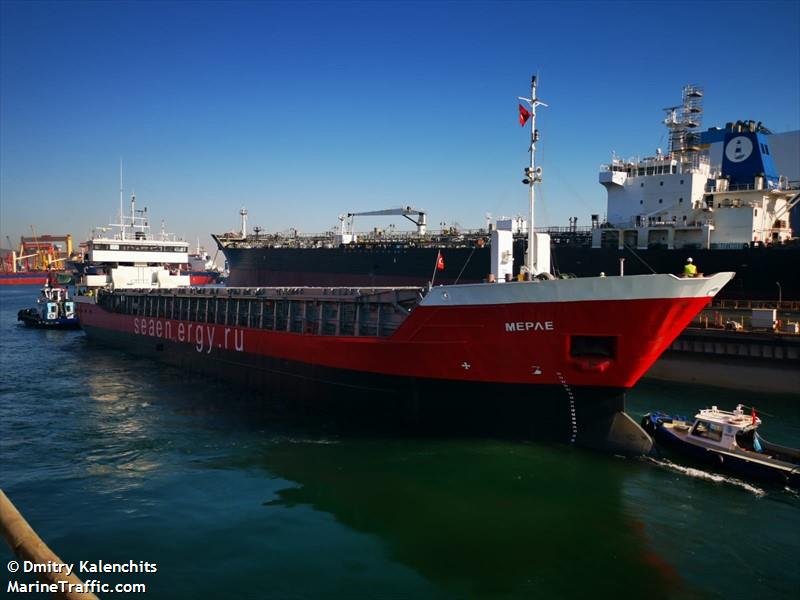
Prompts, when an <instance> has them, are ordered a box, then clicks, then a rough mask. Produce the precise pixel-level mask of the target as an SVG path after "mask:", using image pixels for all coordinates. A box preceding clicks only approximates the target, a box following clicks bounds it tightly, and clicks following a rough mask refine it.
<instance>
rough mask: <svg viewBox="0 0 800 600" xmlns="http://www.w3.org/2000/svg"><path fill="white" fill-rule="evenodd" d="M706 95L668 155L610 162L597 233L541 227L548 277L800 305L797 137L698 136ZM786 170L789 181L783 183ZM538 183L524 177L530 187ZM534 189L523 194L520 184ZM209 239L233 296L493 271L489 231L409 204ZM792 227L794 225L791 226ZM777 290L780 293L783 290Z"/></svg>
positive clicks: (758, 129)
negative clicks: (700, 288) (453, 223)
mask: <svg viewBox="0 0 800 600" xmlns="http://www.w3.org/2000/svg"><path fill="white" fill-rule="evenodd" d="M702 99H703V90H702V89H701V88H700V87H698V86H695V85H689V86H685V87H684V89H683V94H682V103H681V104H680V105H679V106H675V107H670V108H669V109H667V117H666V119H665V121H664V123H665V125H666V126H667V129H668V132H669V148H668V149H667V151H666V152H662V151H661V150H660V149H659V150H657V151H656V153H655V155H654V156H651V157H647V158H642V159H631V160H622V159H618V158H616V157H614V158H613V159H612V161H611V163H609V164H607V165H604V166H603V167H602V168H601V171H600V174H599V181H600V183H601V184H602V185H603V186H604V187H605V188H606V190H607V192H608V203H607V215H606V218H605V219H601V218H600V216H599V215H592V216H591V220H590V222H591V224H590V225H589V226H585V227H578V225H577V223H578V219H577V218H572V219H570V223H569V226H568V227H549V228H541V229H539V232H540V233H547V234H549V235H550V237H551V242H552V248H551V258H552V264H551V269H552V272H553V273H555V274H557V275H558V274H563V275H572V276H578V277H589V276H597V275H598V274H599V273H601V272H604V273H607V274H608V273H618V272H619V270H620V268H621V267H620V265H621V260H623V259H624V261H625V262H624V269H625V272H626V273H628V274H631V275H636V274H646V273H679V272H681V270H682V268H683V265H684V263H685V262H686V259H687V258H690V257H691V258H693V260H694V263H695V264H696V265H698V266H699V268H700V269H701V271H705V272H708V273H713V272H719V271H735V272H736V273H737V276H736V279H735V280H734V281H733V282H732V283H731V284H730V285H729V286H726V288H725V290H723V292H722V293H721V296H722V297H726V298H743V299H775V298H777V290H778V289H779V287H780V288H781V289H782V290H783V298H784V299H787V300H798V299H800V277H798V276H797V268H796V265H797V264H798V263H799V262H800V240H798V238H797V237H796V236H797V231H793V230H792V225H791V224H792V223H796V224H797V223H800V214H798V212H800V173H797V169H798V165H800V157H798V151H797V149H798V148H800V132H791V133H790V134H772V133H771V132H770V131H769V130H768V129H766V128H765V127H764V126H763V125H761V124H760V123H755V122H753V121H737V122H732V123H728V124H727V125H726V126H725V127H724V128H711V129H708V130H706V131H701V128H700V126H701V123H702ZM778 165H780V167H781V168H782V169H784V170H785V171H786V172H788V173H789V175H786V174H784V175H779V170H778ZM536 176H537V174H536V173H534V174H530V173H527V172H526V173H525V175H524V179H523V183H526V182H528V181H529V180H530V178H531V177H536ZM526 184H527V183H526ZM240 215H241V217H242V220H241V228H240V230H239V231H238V232H229V233H224V234H216V235H214V236H213V237H214V239H215V241H216V243H217V245H218V247H219V248H220V250H221V251H222V252H223V253H224V254H225V257H226V259H227V261H228V263H229V266H230V275H229V278H228V283H229V285H232V286H274V285H277V286H282V285H330V286H337V285H344V286H348V285H350V286H352V285H355V286H358V285H424V284H425V283H426V282H428V281H429V280H430V278H431V269H430V265H431V264H433V263H434V262H435V261H436V260H437V256H438V255H439V253H440V254H441V256H442V259H443V263H444V269H443V270H442V271H440V272H439V273H438V274H437V279H438V280H439V281H440V282H441V283H455V282H480V281H482V280H484V279H485V278H486V276H487V274H488V272H489V263H490V256H491V228H492V226H490V225H487V227H486V228H484V229H480V230H466V231H465V230H459V229H454V228H450V229H445V230H441V231H430V230H428V228H427V215H426V213H425V212H424V211H422V210H419V209H416V208H413V207H411V206H407V207H403V208H398V209H390V210H378V211H370V212H364V213H349V214H347V215H343V216H341V217H340V223H339V226H338V227H337V228H335V229H334V230H331V231H329V232H324V233H319V234H302V233H299V232H298V231H296V230H290V231H289V232H283V233H271V234H268V233H264V232H263V231H261V230H260V229H258V228H256V229H255V230H253V231H248V229H247V211H246V209H242V211H241V212H240ZM362 215H363V216H380V215H387V216H388V215H396V216H402V217H404V218H406V219H408V220H410V221H412V222H413V223H414V225H415V229H414V231H407V232H405V231H398V230H395V229H393V228H388V229H381V228H376V229H374V230H373V231H371V232H366V233H355V231H354V229H353V222H354V218H355V217H360V216H362ZM501 222H504V223H507V225H506V226H510V227H511V229H512V233H513V234H514V246H513V250H512V252H513V256H512V258H513V260H514V275H515V276H517V275H518V274H519V273H520V271H521V270H522V268H523V267H524V264H525V253H526V246H527V235H526V230H527V222H526V220H525V219H520V218H513V219H504V220H502V221H501ZM796 226H797V225H795V227H796ZM776 282H777V283H778V285H776Z"/></svg>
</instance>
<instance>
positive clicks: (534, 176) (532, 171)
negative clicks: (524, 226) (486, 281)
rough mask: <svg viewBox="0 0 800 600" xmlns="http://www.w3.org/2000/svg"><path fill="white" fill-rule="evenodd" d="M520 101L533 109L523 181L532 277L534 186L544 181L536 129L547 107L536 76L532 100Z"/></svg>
mask: <svg viewBox="0 0 800 600" xmlns="http://www.w3.org/2000/svg"><path fill="white" fill-rule="evenodd" d="M519 99H520V100H524V101H525V102H527V103H528V105H529V106H530V107H531V114H530V121H531V147H530V150H529V152H530V153H531V166H530V167H529V168H527V169H525V175H526V177H525V179H523V183H527V184H528V187H529V190H530V192H529V194H528V197H529V204H530V205H529V207H528V208H529V210H530V220H529V221H528V252H527V255H526V259H525V263H526V266H527V268H528V273H530V274H531V275H535V274H536V273H535V268H534V264H533V254H534V253H533V243H534V240H535V239H536V238H535V233H534V226H533V217H534V213H533V209H534V201H535V193H534V188H533V186H534V184H535V183H537V182H538V183H541V181H542V168H541V167H539V168H538V169H537V168H536V142H538V141H539V131H538V130H537V129H536V107H537V106H547V104H545V103H544V102H541V101H539V99H538V98H537V97H536V75H534V76H532V77H531V97H530V98H523V97H521V96H520V97H519Z"/></svg>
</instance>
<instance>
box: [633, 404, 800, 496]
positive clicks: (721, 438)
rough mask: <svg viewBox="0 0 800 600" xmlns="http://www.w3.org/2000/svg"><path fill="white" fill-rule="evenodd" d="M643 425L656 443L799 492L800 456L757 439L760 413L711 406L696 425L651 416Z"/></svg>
mask: <svg viewBox="0 0 800 600" xmlns="http://www.w3.org/2000/svg"><path fill="white" fill-rule="evenodd" d="M641 424H642V428H643V429H644V430H645V431H647V432H648V433H649V434H650V435H652V436H653V437H654V438H655V440H656V442H657V443H661V444H664V445H665V446H669V447H670V448H673V449H675V450H677V451H679V452H682V453H683V454H686V455H689V456H691V457H692V458H695V459H698V460H700V461H702V462H704V463H710V464H712V465H714V466H716V467H719V468H721V469H724V470H727V471H730V472H733V473H736V474H739V475H742V476H745V477H752V478H755V479H761V480H768V481H774V482H778V483H783V484H785V485H788V486H789V487H792V488H795V489H797V488H800V450H798V449H795V448H787V447H785V446H779V445H777V444H772V443H770V442H768V441H767V440H765V439H764V438H762V437H761V436H760V435H758V426H759V425H761V419H760V418H759V417H758V416H757V415H756V411H755V409H753V411H752V414H751V415H746V414H745V413H744V410H743V406H742V405H741V404H739V405H737V407H736V409H735V410H734V411H733V412H729V411H724V410H720V409H718V408H717V407H716V406H712V407H711V408H705V409H702V410H701V411H700V412H699V413H697V414H696V415H695V417H694V422H693V423H689V422H688V421H687V420H686V419H685V418H683V417H678V416H674V417H673V416H670V415H668V414H665V413H663V412H660V411H659V412H654V413H648V414H646V415H645V416H644V417H643V418H642V423H641Z"/></svg>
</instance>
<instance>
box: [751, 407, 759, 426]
mask: <svg viewBox="0 0 800 600" xmlns="http://www.w3.org/2000/svg"><path fill="white" fill-rule="evenodd" d="M752 410H753V425H755V424H756V419H757V418H758V415H757V414H756V409H755V407H753V409H752Z"/></svg>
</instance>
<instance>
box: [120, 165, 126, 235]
mask: <svg viewBox="0 0 800 600" xmlns="http://www.w3.org/2000/svg"><path fill="white" fill-rule="evenodd" d="M124 219H125V215H124V214H123V212H122V157H121V156H120V157H119V223H120V237H121V238H122V239H123V240H124V239H125V221H124Z"/></svg>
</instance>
